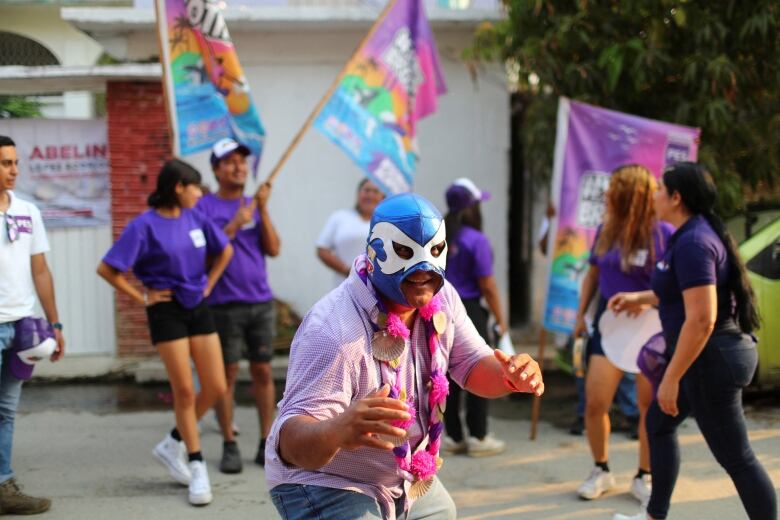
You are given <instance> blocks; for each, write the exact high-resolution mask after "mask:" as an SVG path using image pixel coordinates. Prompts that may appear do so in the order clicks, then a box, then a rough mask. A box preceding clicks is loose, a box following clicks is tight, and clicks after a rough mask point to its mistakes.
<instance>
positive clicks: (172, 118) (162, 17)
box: [154, 0, 179, 157]
mask: <svg viewBox="0 0 780 520" xmlns="http://www.w3.org/2000/svg"><path fill="white" fill-rule="evenodd" d="M160 5H162V6H163V9H160ZM154 15H155V19H156V21H157V47H158V48H159V50H160V66H161V67H162V90H163V103H164V104H165V112H166V115H167V116H168V117H167V118H166V119H167V120H168V140H169V142H170V144H171V154H172V155H173V156H174V157H178V155H179V147H178V146H177V145H178V129H177V128H176V126H177V125H176V120H177V118H176V114H175V113H174V112H173V110H176V101H175V100H171V99H170V95H169V92H168V79H169V78H168V52H169V49H168V41H167V39H168V18H167V16H166V14H165V0H154ZM161 24H162V26H161ZM163 26H164V27H165V36H166V38H165V39H166V41H163V38H162V34H161V32H162V31H161V28H162V27H163ZM171 103H173V104H171Z"/></svg>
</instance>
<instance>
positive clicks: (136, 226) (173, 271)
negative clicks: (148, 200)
mask: <svg viewBox="0 0 780 520" xmlns="http://www.w3.org/2000/svg"><path fill="white" fill-rule="evenodd" d="M227 244H228V238H227V236H225V234H224V233H223V232H222V230H221V229H219V228H217V227H216V226H214V225H212V224H210V223H209V222H208V220H206V218H205V217H204V216H203V215H201V214H200V213H198V212H197V211H193V210H191V209H186V208H182V210H181V216H179V217H178V218H167V217H163V216H162V215H160V214H158V213H156V212H155V211H154V210H148V211H145V212H144V213H141V214H140V215H139V216H138V217H136V218H135V219H133V220H132V221H131V222H130V223H129V224H128V225H127V227H126V228H125V230H124V231H123V232H122V235H121V236H120V237H119V240H117V241H116V242H115V243H114V245H113V246H112V247H111V249H109V250H108V253H106V256H105V257H103V261H104V262H105V263H107V264H108V265H110V266H111V267H114V268H115V269H118V270H120V271H122V272H124V271H127V270H128V269H130V268H132V269H133V273H134V274H135V276H136V278H138V279H139V280H141V282H142V283H143V284H144V285H145V286H146V287H149V288H151V289H172V290H173V295H174V298H175V299H176V301H178V302H179V303H180V304H181V305H182V306H183V307H186V308H188V309H192V308H194V307H195V306H197V305H198V304H199V303H200V302H201V301H202V300H203V291H204V289H206V283H207V276H206V255H207V254H218V253H220V252H222V250H223V249H225V246H227Z"/></svg>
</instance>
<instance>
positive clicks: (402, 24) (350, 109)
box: [314, 0, 447, 195]
mask: <svg viewBox="0 0 780 520" xmlns="http://www.w3.org/2000/svg"><path fill="white" fill-rule="evenodd" d="M391 1H392V0H391ZM446 90H447V87H446V85H445V84H444V75H443V74H442V71H441V67H440V66H439V56H438V51H437V50H436V41H435V40H434V38H433V33H432V32H431V28H430V26H429V25H428V20H427V18H426V16H425V7H424V6H423V3H422V1H421V0H395V4H394V5H393V6H392V8H390V10H389V11H388V12H387V14H386V16H385V17H384V18H383V19H381V20H378V21H377V25H376V26H375V27H374V32H373V34H371V37H370V38H368V40H367V41H366V42H365V44H364V45H363V46H362V47H361V48H360V49H358V50H357V52H356V53H355V55H354V56H352V58H351V59H350V61H349V63H348V65H347V71H346V74H345V75H344V77H343V79H342V80H341V83H340V84H339V86H338V88H337V89H336V91H335V92H334V93H333V95H332V96H331V98H330V99H329V100H328V102H327V104H326V105H325V107H324V108H323V109H322V112H320V115H319V117H318V118H317V120H316V121H315V123H314V124H315V126H316V127H317V128H319V129H320V131H322V133H324V134H325V135H326V136H327V137H328V138H329V139H330V140H331V141H333V142H334V143H335V144H337V145H338V146H339V147H341V149H342V150H344V152H346V154H347V155H349V157H350V158H351V159H352V160H353V161H354V162H355V163H356V164H357V165H358V166H359V167H360V168H361V169H362V170H363V172H364V173H365V174H366V175H367V176H368V177H369V178H370V179H371V180H372V181H374V182H375V183H376V184H377V185H378V186H379V187H380V188H381V189H382V190H383V191H384V192H385V193H387V194H388V195H392V194H395V193H403V192H406V191H409V190H411V186H412V181H413V177H414V172H415V166H416V164H417V144H416V139H415V135H416V134H415V127H416V123H417V120H418V119H422V118H423V117H425V116H427V115H429V114H431V113H433V112H435V111H436V105H437V103H436V98H437V96H440V95H442V94H444V93H445V92H446Z"/></svg>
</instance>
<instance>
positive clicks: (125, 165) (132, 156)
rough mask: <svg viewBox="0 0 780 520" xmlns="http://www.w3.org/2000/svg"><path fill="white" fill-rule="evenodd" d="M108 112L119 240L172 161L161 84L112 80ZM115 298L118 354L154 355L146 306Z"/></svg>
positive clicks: (114, 221)
mask: <svg viewBox="0 0 780 520" xmlns="http://www.w3.org/2000/svg"><path fill="white" fill-rule="evenodd" d="M106 108H107V112H108V148H109V153H110V165H111V215H112V227H113V235H114V240H116V238H117V237H118V236H119V235H120V234H121V233H122V230H123V229H124V228H125V226H126V225H127V223H128V222H129V221H130V220H131V219H133V218H134V217H136V216H137V215H138V214H139V213H141V212H142V211H144V210H145V209H146V208H147V206H146V197H147V196H148V194H149V193H151V192H152V191H153V190H154V185H155V182H156V179H157V171H158V170H159V169H160V166H161V165H162V163H163V162H164V161H165V160H166V159H167V158H168V157H170V155H171V152H170V150H171V146H170V139H169V135H168V120H167V118H166V114H165V101H164V99H163V91H162V84H161V83H158V82H140V81H139V82H132V81H110V82H109V83H108V86H107V92H106ZM130 279H131V280H132V282H133V283H136V284H137V283H138V282H137V281H136V280H135V278H133V277H132V276H130ZM115 297H116V335H117V354H118V355H119V356H137V355H144V354H153V353H154V348H153V347H152V343H151V341H150V340H149V330H148V329H147V325H146V311H145V310H144V308H143V306H141V305H138V304H137V303H136V302H134V301H133V300H131V299H130V298H129V297H127V296H125V295H124V294H119V293H116V296H115Z"/></svg>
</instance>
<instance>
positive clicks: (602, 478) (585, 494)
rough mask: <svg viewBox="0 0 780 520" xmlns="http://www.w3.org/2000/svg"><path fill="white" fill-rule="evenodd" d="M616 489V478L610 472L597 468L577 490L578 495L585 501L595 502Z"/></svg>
mask: <svg viewBox="0 0 780 520" xmlns="http://www.w3.org/2000/svg"><path fill="white" fill-rule="evenodd" d="M613 487H615V477H613V476H612V473H610V472H609V471H604V470H603V469H601V468H600V467H598V466H596V467H595V468H593V471H591V472H590V475H589V476H588V478H586V479H585V482H583V483H582V484H580V487H578V488H577V494H578V495H579V496H580V498H584V499H585V500H594V499H596V498H598V497H600V496H601V495H602V494H603V493H605V492H606V491H609V490H610V489H612V488H613Z"/></svg>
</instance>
